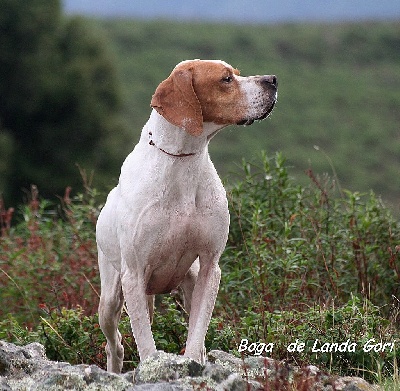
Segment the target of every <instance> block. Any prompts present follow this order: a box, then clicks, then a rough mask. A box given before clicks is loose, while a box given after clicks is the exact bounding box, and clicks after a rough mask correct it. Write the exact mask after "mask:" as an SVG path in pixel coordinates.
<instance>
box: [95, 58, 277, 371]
mask: <svg viewBox="0 0 400 391" xmlns="http://www.w3.org/2000/svg"><path fill="white" fill-rule="evenodd" d="M276 97H277V81H276V77H275V76H250V77H241V76H239V72H238V71H237V70H236V69H234V68H232V67H231V66H230V65H229V64H227V63H225V62H223V61H202V60H193V61H184V62H181V63H180V64H178V65H177V66H176V67H175V69H174V70H173V71H172V73H171V75H170V76H169V77H168V78H167V79H166V80H164V81H163V82H162V83H161V84H160V85H159V86H158V88H157V90H156V92H155V94H154V95H153V98H152V100H151V106H152V107H153V111H152V113H151V115H150V119H149V120H148V122H147V123H146V125H145V126H144V128H143V130H142V134H141V137H140V140H139V143H138V144H137V145H136V146H135V148H134V150H133V152H131V154H130V155H129V156H128V157H127V158H126V160H125V162H124V164H123V166H122V169H121V175H120V178H119V183H118V185H117V186H116V187H115V188H114V189H113V190H112V191H111V192H110V194H109V195H108V198H107V202H106V204H105V206H104V208H103V210H102V211H101V214H100V216H99V219H98V222H97V243H98V253H99V268H100V276H101V298H100V305H99V318H100V326H101V329H102V330H103V332H104V334H105V336H106V338H107V346H106V352H107V370H109V371H112V372H120V371H121V369H122V362H123V356H124V351H123V347H122V344H121V334H120V333H119V331H118V328H117V326H118V322H119V320H120V316H121V310H122V307H123V304H124V301H125V302H126V306H127V311H128V314H129V317H130V322H131V326H132V331H133V335H134V337H135V340H136V344H137V348H138V351H139V355H140V359H141V360H143V359H145V358H146V357H148V356H149V355H151V354H153V353H155V352H156V346H155V343H154V339H153V335H152V332H151V322H152V316H153V301H154V295H155V294H160V293H167V292H171V290H173V289H176V288H177V287H179V288H181V289H182V291H183V296H184V305H185V308H186V310H187V312H188V313H189V331H188V338H187V343H186V350H185V356H187V357H190V358H192V359H193V360H196V361H198V362H200V363H203V362H204V360H205V350H204V338H205V335H206V332H207V328H208V325H209V322H210V319H211V315H212V311H213V308H214V303H215V298H216V296H217V292H218V287H219V281H220V275H221V271H220V268H219V266H218V260H219V258H220V256H221V253H222V252H223V250H224V248H225V245H226V241H227V236H228V229H229V212H228V204H227V199H226V194H225V190H224V188H223V186H222V183H221V180H220V178H219V177H218V174H217V172H216V170H215V168H214V166H213V164H212V162H211V160H210V157H209V155H208V143H209V141H210V139H211V138H212V137H213V136H215V134H216V133H217V132H218V131H219V130H220V129H222V128H223V127H225V126H227V125H231V124H239V125H250V124H252V123H253V122H254V121H255V120H261V119H264V118H266V117H267V116H268V114H269V113H270V112H271V111H272V109H273V107H274V104H275V101H276Z"/></svg>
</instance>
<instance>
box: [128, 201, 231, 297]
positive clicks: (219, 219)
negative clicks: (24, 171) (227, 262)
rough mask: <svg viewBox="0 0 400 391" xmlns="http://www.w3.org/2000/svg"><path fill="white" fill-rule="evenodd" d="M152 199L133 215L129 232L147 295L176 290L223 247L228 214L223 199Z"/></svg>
mask: <svg viewBox="0 0 400 391" xmlns="http://www.w3.org/2000/svg"><path fill="white" fill-rule="evenodd" d="M223 196H224V197H222V195H221V197H219V198H218V197H217V198H214V199H213V200H211V199H208V200H201V199H197V200H196V197H193V198H192V199H191V200H188V199H179V197H178V198H177V199H175V200H174V199H170V198H168V200H167V199H155V200H149V202H148V204H147V205H146V206H145V207H144V208H143V209H142V210H141V212H140V213H139V215H138V216H137V221H136V224H135V228H134V230H133V231H132V233H131V235H132V236H131V238H132V244H133V247H134V248H135V250H136V251H135V253H136V258H137V259H136V260H134V262H139V263H142V265H143V266H144V270H145V274H144V280H145V281H144V282H145V284H146V291H147V293H148V294H150V293H152V294H154V293H166V292H169V291H171V290H172V289H174V288H176V287H177V286H178V285H179V283H180V282H181V281H182V279H183V278H184V276H185V274H186V273H187V271H188V269H189V268H190V266H191V265H192V263H193V262H194V261H195V259H196V258H197V257H198V256H200V258H201V257H207V258H209V257H212V256H213V255H214V254H216V253H220V252H222V250H223V248H224V247H225V244H226V240H227V234H228V228H229V214H228V210H227V205H226V198H225V195H223Z"/></svg>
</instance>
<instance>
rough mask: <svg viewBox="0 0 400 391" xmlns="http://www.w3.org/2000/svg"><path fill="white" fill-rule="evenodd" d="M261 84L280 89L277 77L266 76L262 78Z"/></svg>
mask: <svg viewBox="0 0 400 391" xmlns="http://www.w3.org/2000/svg"><path fill="white" fill-rule="evenodd" d="M261 84H265V85H273V86H274V87H278V80H277V78H276V76H275V75H266V76H263V77H262V78H261Z"/></svg>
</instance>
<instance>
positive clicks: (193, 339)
mask: <svg viewBox="0 0 400 391" xmlns="http://www.w3.org/2000/svg"><path fill="white" fill-rule="evenodd" d="M218 261H219V254H218V256H216V257H214V258H213V259H211V260H209V261H208V262H207V261H204V260H202V259H201V257H200V271H199V275H198V278H197V282H196V285H195V287H194V290H193V296H192V308H191V312H190V316H189V331H188V339H187V342H186V350H185V356H187V357H190V358H191V359H193V360H195V361H197V362H199V363H201V364H204V362H205V348H204V340H205V336H206V333H207V329H208V325H209V324H210V320H211V315H212V312H213V309H214V304H215V299H216V297H217V294H218V287H219V281H220V279H221V269H220V268H219V266H218Z"/></svg>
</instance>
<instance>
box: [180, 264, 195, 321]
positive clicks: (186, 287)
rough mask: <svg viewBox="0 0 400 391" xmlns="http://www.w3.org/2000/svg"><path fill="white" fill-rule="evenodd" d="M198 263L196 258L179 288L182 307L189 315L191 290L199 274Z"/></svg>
mask: <svg viewBox="0 0 400 391" xmlns="http://www.w3.org/2000/svg"><path fill="white" fill-rule="evenodd" d="M199 269H200V263H199V258H197V259H196V260H195V261H194V262H193V264H192V266H191V267H190V269H189V270H188V272H187V273H186V275H185V278H184V279H183V281H182V283H181V284H180V288H181V289H182V292H183V306H184V307H185V311H186V312H187V313H188V315H189V314H190V311H191V308H192V294H193V289H194V287H195V285H196V281H197V275H198V274H199Z"/></svg>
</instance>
